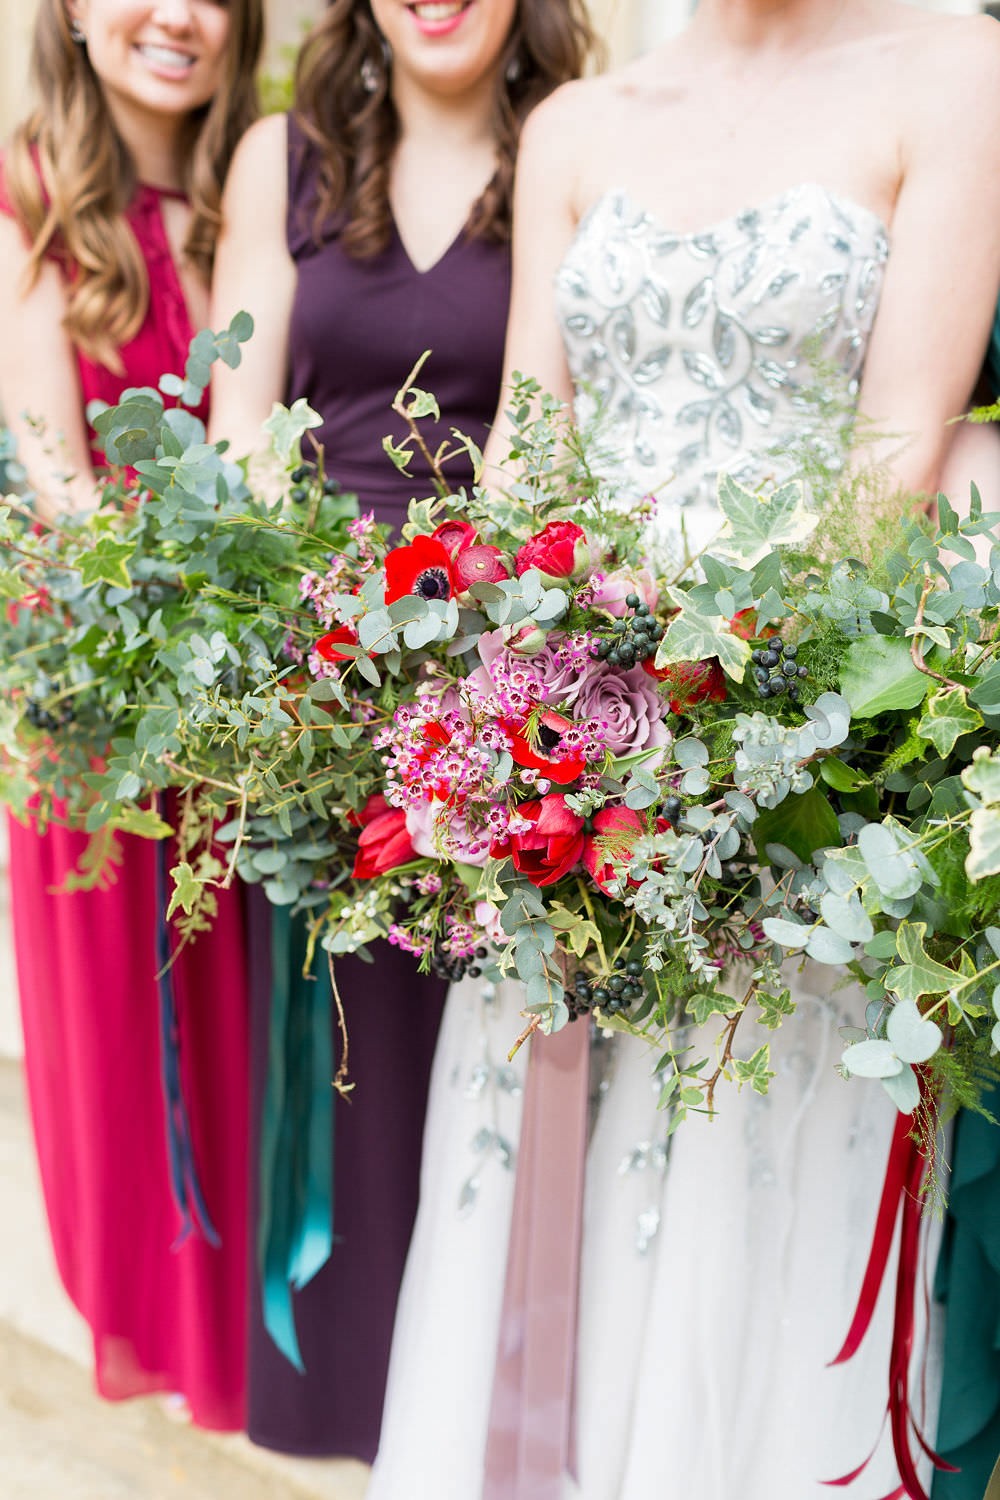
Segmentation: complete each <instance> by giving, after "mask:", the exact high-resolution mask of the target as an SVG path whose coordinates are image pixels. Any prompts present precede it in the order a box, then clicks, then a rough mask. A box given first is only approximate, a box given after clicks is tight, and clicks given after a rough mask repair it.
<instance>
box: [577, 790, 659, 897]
mask: <svg viewBox="0 0 1000 1500" xmlns="http://www.w3.org/2000/svg"><path fill="white" fill-rule="evenodd" d="M591 828H592V829H593V832H592V833H588V835H587V842H586V847H585V848H584V851H583V865H584V869H585V870H587V872H588V873H589V875H590V877H591V879H592V880H593V882H594V884H595V885H598V886H600V888H601V890H602V891H604V892H605V894H607V890H608V882H609V881H611V880H613V879H614V876H615V871H614V866H615V862H616V860H615V856H617V862H618V863H619V864H621V863H623V862H624V859H625V858H627V857H628V855H629V854H630V853H631V851H632V849H633V848H634V846H635V841H636V839H637V838H638V837H639V835H640V834H642V833H645V831H646V825H645V823H644V822H643V820H642V819H641V818H640V816H639V814H638V813H637V812H633V811H632V809H631V808H630V807H621V806H618V807H602V808H601V810H600V812H596V813H595V814H594V817H593V821H592V822H591ZM602 838H603V839H608V841H609V842H608V844H607V845H602V844H601V843H599V842H598V841H599V840H601V839H602ZM612 839H613V842H611V840H612Z"/></svg>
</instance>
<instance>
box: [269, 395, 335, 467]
mask: <svg viewBox="0 0 1000 1500" xmlns="http://www.w3.org/2000/svg"><path fill="white" fill-rule="evenodd" d="M322 425H323V418H322V417H321V416H320V415H319V413H318V412H315V411H313V409H312V407H311V406H310V405H309V402H308V401H307V400H306V399H305V397H304V396H300V397H299V399H298V401H296V402H295V403H294V405H292V406H290V407H289V406H282V405H281V403H280V402H279V401H276V402H275V403H274V405H273V406H272V407H271V415H270V416H269V417H268V419H267V421H266V422H265V423H264V431H265V432H266V433H268V435H269V436H270V439H271V447H272V448H273V450H274V452H275V453H276V454H277V456H278V458H279V459H280V460H281V462H282V463H283V464H284V465H285V466H286V467H289V468H290V467H292V466H293V465H294V464H297V463H298V461H299V459H300V458H301V456H302V439H303V438H304V437H305V435H306V433H307V432H309V431H311V429H312V428H314V427H322Z"/></svg>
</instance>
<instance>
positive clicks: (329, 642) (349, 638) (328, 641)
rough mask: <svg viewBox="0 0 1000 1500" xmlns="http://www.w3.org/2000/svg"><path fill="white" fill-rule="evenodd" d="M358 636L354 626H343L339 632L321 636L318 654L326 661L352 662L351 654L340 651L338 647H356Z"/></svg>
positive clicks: (317, 649)
mask: <svg viewBox="0 0 1000 1500" xmlns="http://www.w3.org/2000/svg"><path fill="white" fill-rule="evenodd" d="M357 644H358V634H357V631H356V630H355V629H354V626H353V625H341V626H340V629H339V630H331V631H330V634H329V635H324V636H321V637H320V639H319V640H318V641H317V642H316V654H317V656H321V657H322V658H323V660H324V661H351V660H352V656H351V653H350V652H345V651H339V650H338V649H337V648H338V646H356V645H357Z"/></svg>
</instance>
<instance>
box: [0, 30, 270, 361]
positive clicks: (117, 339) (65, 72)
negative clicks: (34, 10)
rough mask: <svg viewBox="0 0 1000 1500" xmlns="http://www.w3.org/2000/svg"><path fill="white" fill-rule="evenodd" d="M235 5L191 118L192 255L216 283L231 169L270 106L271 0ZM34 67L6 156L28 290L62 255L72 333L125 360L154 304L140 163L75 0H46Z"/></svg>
mask: <svg viewBox="0 0 1000 1500" xmlns="http://www.w3.org/2000/svg"><path fill="white" fill-rule="evenodd" d="M228 10H229V18H230V20H229V38H228V41H227V45H226V56H225V61H224V68H223V77H222V82H221V85H220V87H219V89H218V91H217V93H216V94H215V95H214V97H213V98H212V99H211V100H210V101H209V103H208V104H206V105H205V106H204V107H203V108H201V109H198V110H195V111H193V112H192V114H191V115H190V117H189V118H188V119H187V120H186V122H185V127H184V140H183V145H184V152H183V159H184V162H185V172H184V184H183V186H184V190H185V192H186V194H187V197H188V199H189V201H190V203H191V208H192V216H191V226H190V229H189V230H188V235H187V241H186V243H185V246H184V254H185V256H186V258H187V259H188V260H189V261H190V262H191V263H192V264H193V265H194V266H195V267H196V268H197V270H198V272H199V273H200V274H201V275H202V276H203V277H204V279H205V281H206V282H207V281H208V279H209V277H210V275H211V270H212V260H213V258H214V254H215V242H216V238H217V236H218V232H219V227H220V225H221V222H222V214H221V208H220V204H221V199H222V186H223V182H224V180H225V176H226V171H227V169H228V167H229V163H230V160H231V158H232V155H233V152H234V150H235V149H236V144H237V142H238V141H239V139H240V136H241V135H242V134H243V132H244V131H245V130H246V129H247V127H248V126H249V125H251V124H252V123H253V121H254V120H255V119H256V117H257V113H258V106H257V89H256V82H255V77H254V74H255V70H256V67H257V63H258V60H259V57H260V51H261V46H262V44H263V38H264V13H263V0H230V3H229V6H228ZM31 71H32V82H33V85H34V90H35V96H36V99H37V101H38V102H37V104H36V106H35V108H34V109H33V111H32V113H31V114H30V115H29V116H28V118H27V119H26V120H25V121H24V122H23V123H22V124H21V125H20V126H19V127H18V128H17V129H16V130H15V132H14V134H13V136H12V138H11V141H10V144H9V146H8V148H7V151H6V153H5V156H4V175H5V178H6V186H7V193H8V196H9V198H10V201H11V205H12V207H13V209H14V212H15V213H16V215H17V216H18V218H19V219H20V221H21V223H22V225H23V226H24V229H25V231H26V232H27V234H28V237H29V238H30V240H31V258H30V261H29V264H28V275H27V288H26V289H27V290H30V288H31V287H32V286H33V285H34V283H35V282H36V281H37V279H38V276H39V274H40V273H41V269H42V265H43V263H44V261H45V259H46V257H47V256H52V255H55V256H58V258H59V259H60V261H61V263H62V264H63V265H64V266H66V267H67V268H68V269H69V277H68V285H67V290H68V305H67V310H66V318H65V327H66V331H67V333H68V334H69V336H70V338H71V339H72V341H73V343H74V344H75V345H76V346H77V347H78V348H79V349H81V350H82V351H83V352H84V354H86V355H88V356H89V357H90V358H92V359H95V360H97V361H98V362H100V363H101V364H104V365H106V366H107V367H108V368H109V369H112V370H120V369H121V360H120V357H119V354H118V351H119V349H120V348H121V346H122V345H123V344H127V343H128V342H129V340H130V339H132V338H134V337H135V335H136V334H137V333H138V331H139V329H140V328H141V327H142V324H143V320H144V319H145V316H146V312H147V309H148V306H149V277H148V274H147V271H146V265H145V262H144V260H143V258H142V254H141V252H140V250H139V246H138V244H137V242H136V240H135V236H134V235H133V234H132V231H131V229H130V228H129V226H128V223H127V221H126V218H125V212H126V209H127V208H128V205H129V202H130V201H131V198H132V195H133V193H134V192H135V188H136V173H135V166H134V164H133V162H132V160H131V157H130V155H129V152H128V150H127V148H126V146H125V143H124V142H123V140H122V139H121V136H120V135H119V133H118V131H117V130H116V128H115V125H114V122H113V120H112V118H111V113H110V111H109V109H108V107H107V103H106V101H105V98H104V92H103V90H102V88H101V84H100V81H99V79H98V77H97V75H96V73H95V72H94V70H93V68H92V67H91V65H90V61H89V58H88V56H87V49H86V47H85V46H80V45H78V44H76V43H75V42H74V41H73V37H72V34H71V32H70V22H69V17H68V13H67V10H66V6H65V3H64V0H41V5H40V8H39V12H38V17H37V20H36V22H35V34H34V44H33V50H32V63H31Z"/></svg>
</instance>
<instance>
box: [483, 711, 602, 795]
mask: <svg viewBox="0 0 1000 1500" xmlns="http://www.w3.org/2000/svg"><path fill="white" fill-rule="evenodd" d="M571 722H572V720H570V719H566V718H563V716H562V714H557V713H553V712H552V710H551V709H546V710H544V711H543V712H542V713H540V714H539V715H538V717H537V718H536V720H535V723H536V726H537V733H536V737H535V740H534V743H531V742H529V740H528V739H527V737H526V735H525V732H524V731H525V729H526V727H527V720H522V722H521V723H520V724H514V723H511V722H509V721H508V722H506V723H505V724H504V726H503V727H504V728H505V729H506V731H507V733H508V734H509V735H510V737H511V747H510V753H511V755H512V756H513V757H514V764H515V765H516V766H524V768H525V769H526V770H529V771H543V772H544V773H545V775H546V776H547V777H548V778H549V780H550V781H555V782H558V783H559V785H560V786H568V785H569V783H570V782H571V781H575V780H576V778H577V777H578V776H579V775H580V773H581V771H582V770H583V768H584V766H585V765H586V764H587V762H586V761H585V760H584V758H583V756H582V755H580V754H579V753H577V754H574V755H564V756H563V758H562V759H560V760H557V759H555V758H554V756H553V754H552V752H553V751H555V750H557V749H558V748H559V746H560V744H561V741H562V736H563V734H564V733H565V732H566V730H567V729H568V728H569V727H570V724H571Z"/></svg>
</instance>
